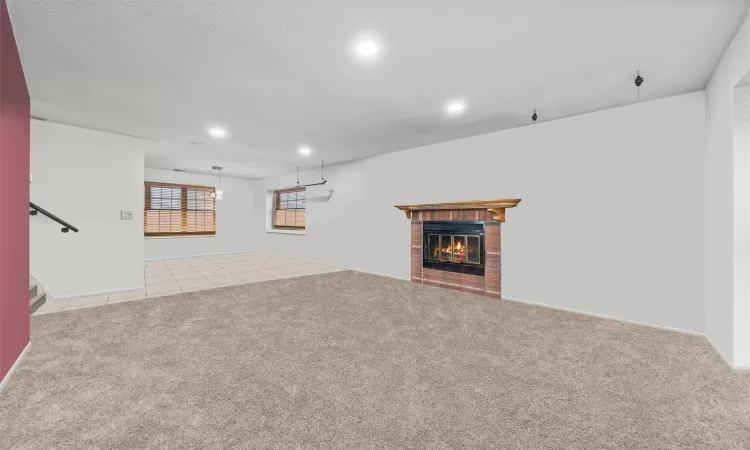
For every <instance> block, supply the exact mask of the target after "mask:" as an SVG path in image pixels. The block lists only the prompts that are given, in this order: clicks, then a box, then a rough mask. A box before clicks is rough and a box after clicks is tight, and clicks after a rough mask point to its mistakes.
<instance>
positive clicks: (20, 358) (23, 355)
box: [0, 341, 31, 392]
mask: <svg viewBox="0 0 750 450" xmlns="http://www.w3.org/2000/svg"><path fill="white" fill-rule="evenodd" d="M29 351H31V341H29V343H28V344H26V347H24V349H23V351H22V352H21V354H20V355H18V358H16V362H14V363H13V366H11V368H10V370H9V371H8V373H6V374H5V378H3V381H0V392H3V389H5V385H7V384H8V381H10V377H11V375H13V373H14V372H15V371H16V370H18V368H19V367H20V366H21V363H22V362H23V360H24V358H26V355H27V354H28V353H29Z"/></svg>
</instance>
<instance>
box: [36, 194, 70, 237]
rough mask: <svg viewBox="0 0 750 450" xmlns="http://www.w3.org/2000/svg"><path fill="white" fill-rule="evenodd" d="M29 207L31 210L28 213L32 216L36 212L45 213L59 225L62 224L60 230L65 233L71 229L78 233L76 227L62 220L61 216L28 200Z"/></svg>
mask: <svg viewBox="0 0 750 450" xmlns="http://www.w3.org/2000/svg"><path fill="white" fill-rule="evenodd" d="M29 208H31V211H29V214H31V215H32V216H36V214H37V213H42V215H45V216H47V217H49V218H50V219H52V220H54V221H55V222H57V223H59V224H60V225H62V226H63V227H62V229H61V230H60V231H62V232H63V233H67V232H68V231H70V230H73V231H74V232H76V233H78V228H76V227H74V226H73V225H71V224H69V223H68V222H66V221H64V220H62V219H61V218H59V217H57V216H56V215H54V214H52V213H51V212H49V211H47V210H46V209H44V208H40V207H39V206H37V205H35V204H33V203H31V202H29Z"/></svg>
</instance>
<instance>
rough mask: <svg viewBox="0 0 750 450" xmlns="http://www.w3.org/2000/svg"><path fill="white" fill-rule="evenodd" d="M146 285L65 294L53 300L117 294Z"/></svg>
mask: <svg viewBox="0 0 750 450" xmlns="http://www.w3.org/2000/svg"><path fill="white" fill-rule="evenodd" d="M145 287H146V284H145V283H144V284H142V285H140V286H137V287H129V288H126V289H116V290H114V291H97V292H87V293H84V294H74V295H66V296H64V297H55V299H54V300H53V301H57V300H69V299H71V298H78V297H92V296H94V295H104V294H119V293H121V292H128V291H137V290H139V289H144V288H145Z"/></svg>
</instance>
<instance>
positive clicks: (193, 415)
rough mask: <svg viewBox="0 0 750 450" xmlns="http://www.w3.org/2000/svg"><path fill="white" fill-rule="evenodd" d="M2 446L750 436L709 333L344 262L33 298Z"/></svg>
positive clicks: (668, 441) (744, 409)
mask: <svg viewBox="0 0 750 450" xmlns="http://www.w3.org/2000/svg"><path fill="white" fill-rule="evenodd" d="M0 436H2V437H1V438H0V447H1V448H9V447H10V448H23V449H27V448H28V449H31V448H40V449H42V448H44V449H47V448H116V449H119V448H146V447H150V448H179V449H188V448H200V449H203V448H341V447H349V448H398V447H402V448H431V449H432V448H459V447H463V448H502V449H516V448H517V449H540V448H555V449H567V448H575V449H578V448H581V449H584V448H585V449H609V448H627V449H668V448H674V449H688V448H699V449H735V448H736V449H740V448H750V375H739V374H733V373H731V372H730V371H729V370H728V369H727V368H726V367H725V365H724V363H723V362H722V361H721V360H719V358H718V357H717V356H716V354H715V353H714V351H713V350H712V349H711V347H710V346H709V344H708V343H706V342H705V341H704V340H703V339H702V338H699V337H693V336H687V335H682V334H678V333H671V332H665V331H661V330H656V329H651V328H646V327H640V326H634V325H627V324H623V323H619V322H614V321H608V320H602V319H596V318H592V317H587V316H582V315H576V314H571V313H565V312H560V311H555V310H551V309H544V308H537V307H532V306H528V305H522V304H517V303H512V302H498V301H492V300H489V299H486V298H482V297H475V296H472V295H468V294H460V293H455V292H450V291H444V290H440V289H436V288H431V287H423V286H418V285H414V284H411V283H408V282H402V281H398V280H392V279H388V278H381V277H376V276H372V275H365V274H361V273H356V272H338V273H332V274H325V275H317V276H308V277H300V278H294V279H286V280H278V281H269V282H262V283H255V284H249V285H241V286H232V287H227V288H219V289H214V290H209V291H200V292H193V293H186V294H180V295H176V296H172V297H163V298H157V299H152V300H143V301H136V302H130V303H122V304H115V305H111V306H103V307H99V308H91V309H83V310H77V311H70V312H63V313H58V314H49V315H43V316H38V317H33V318H32V349H31V352H30V354H29V356H28V358H27V359H26V361H25V362H24V363H23V364H22V366H21V367H20V370H19V371H18V372H16V374H15V375H14V376H13V378H12V379H11V381H10V383H9V385H8V387H7V389H6V390H5V391H4V392H3V393H1V394H0Z"/></svg>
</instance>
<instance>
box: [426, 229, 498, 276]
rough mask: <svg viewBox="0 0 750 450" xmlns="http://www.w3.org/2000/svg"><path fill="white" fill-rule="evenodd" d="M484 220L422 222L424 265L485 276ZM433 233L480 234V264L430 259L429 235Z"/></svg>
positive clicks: (427, 267)
mask: <svg viewBox="0 0 750 450" xmlns="http://www.w3.org/2000/svg"><path fill="white" fill-rule="evenodd" d="M484 232H485V229H484V222H476V221H425V222H422V267H423V268H425V269H435V270H443V271H446V272H455V273H465V274H469V275H478V276H484V264H485V261H484ZM431 234H451V235H460V236H479V264H475V263H462V262H461V263H455V262H450V261H435V260H431V259H429V251H430V250H429V249H428V248H427V246H428V236H429V235H431Z"/></svg>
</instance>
